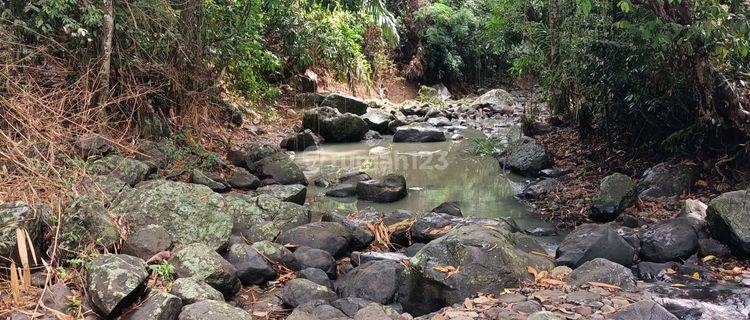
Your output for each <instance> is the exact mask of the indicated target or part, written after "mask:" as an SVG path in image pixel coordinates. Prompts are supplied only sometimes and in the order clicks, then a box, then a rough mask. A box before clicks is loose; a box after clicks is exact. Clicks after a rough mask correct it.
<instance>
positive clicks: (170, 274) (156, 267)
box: [148, 260, 175, 281]
mask: <svg viewBox="0 0 750 320" xmlns="http://www.w3.org/2000/svg"><path fill="white" fill-rule="evenodd" d="M148 268H149V269H150V270H151V271H153V272H155V273H156V276H157V277H158V278H159V279H161V280H162V281H172V280H174V279H175V269H174V266H173V265H172V264H171V263H169V261H167V260H164V261H162V262H161V263H160V264H152V265H149V266H148Z"/></svg>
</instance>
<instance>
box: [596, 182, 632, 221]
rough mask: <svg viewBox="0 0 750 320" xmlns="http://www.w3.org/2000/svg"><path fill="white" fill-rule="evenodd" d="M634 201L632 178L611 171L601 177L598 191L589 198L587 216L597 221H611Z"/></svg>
mask: <svg viewBox="0 0 750 320" xmlns="http://www.w3.org/2000/svg"><path fill="white" fill-rule="evenodd" d="M634 201H635V182H634V181H633V179H630V177H628V176H626V175H624V174H621V173H613V174H611V175H608V176H606V177H604V179H602V182H601V184H600V185H599V193H598V194H597V195H596V196H594V198H593V199H591V208H590V209H589V218H591V220H594V221H598V222H609V221H613V220H615V219H617V217H619V216H620V214H621V213H622V211H623V210H624V209H625V208H627V207H629V206H631V205H632V204H633V202H634Z"/></svg>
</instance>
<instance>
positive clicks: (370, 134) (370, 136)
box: [363, 130, 383, 141]
mask: <svg viewBox="0 0 750 320" xmlns="http://www.w3.org/2000/svg"><path fill="white" fill-rule="evenodd" d="M363 139H364V140H365V141H370V140H380V139H383V136H382V135H380V133H379V132H377V131H375V130H369V131H367V133H365V137H364V138H363Z"/></svg>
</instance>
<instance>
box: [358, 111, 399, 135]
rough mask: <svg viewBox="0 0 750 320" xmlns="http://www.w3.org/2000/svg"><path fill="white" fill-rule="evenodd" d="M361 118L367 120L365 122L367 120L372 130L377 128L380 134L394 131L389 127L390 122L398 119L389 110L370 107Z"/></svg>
mask: <svg viewBox="0 0 750 320" xmlns="http://www.w3.org/2000/svg"><path fill="white" fill-rule="evenodd" d="M361 118H362V119H363V120H365V122H367V125H368V126H369V127H370V130H375V131H377V132H378V133H380V134H391V133H393V132H391V130H390V129H389V128H388V124H389V123H390V122H391V121H393V120H394V119H396V117H394V116H393V115H392V114H390V113H389V112H387V111H384V110H380V109H370V110H368V111H367V113H365V114H363V115H362V117H361Z"/></svg>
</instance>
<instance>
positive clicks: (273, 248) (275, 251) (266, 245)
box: [252, 240, 300, 270]
mask: <svg viewBox="0 0 750 320" xmlns="http://www.w3.org/2000/svg"><path fill="white" fill-rule="evenodd" d="M252 247H253V249H255V250H256V251H258V253H260V254H261V255H263V257H265V258H266V259H268V261H269V262H271V263H279V264H281V265H283V266H284V267H286V268H288V269H290V270H299V269H300V268H299V263H297V259H295V258H294V253H292V252H291V251H289V249H287V248H286V247H284V246H283V245H281V244H278V243H273V242H271V241H268V240H263V241H258V242H256V243H253V245H252Z"/></svg>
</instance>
